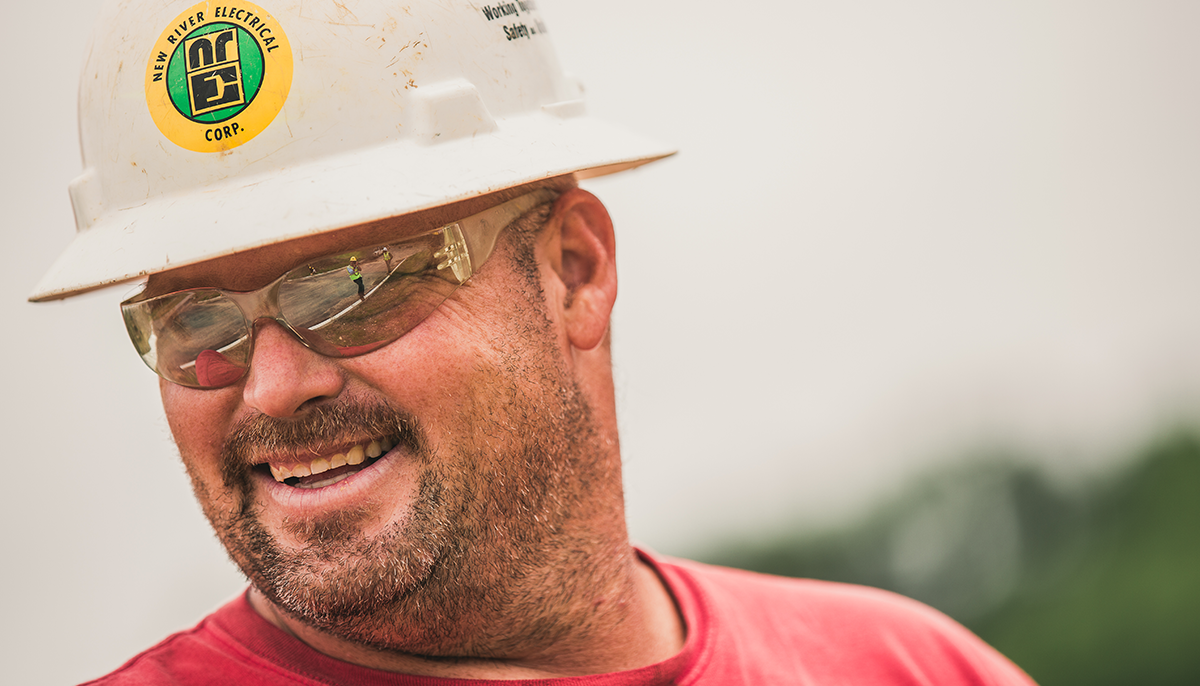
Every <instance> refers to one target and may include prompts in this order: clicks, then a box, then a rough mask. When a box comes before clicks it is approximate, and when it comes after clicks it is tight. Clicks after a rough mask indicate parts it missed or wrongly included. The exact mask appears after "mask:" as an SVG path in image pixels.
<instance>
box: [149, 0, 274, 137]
mask: <svg viewBox="0 0 1200 686" xmlns="http://www.w3.org/2000/svg"><path fill="white" fill-rule="evenodd" d="M291 87H292V46H291V45H290V44H289V43H288V39H287V36H286V35H285V34H284V33H283V28H282V27H280V25H279V22H278V21H276V20H275V18H274V17H272V16H271V15H270V14H269V13H268V12H267V11H266V10H264V9H262V8H261V7H259V6H258V5H254V4H251V3H248V2H238V1H237V0H233V1H231V2H223V3H219V4H218V3H216V2H201V3H197V4H195V5H192V7H191V8H189V9H188V10H187V11H186V12H184V13H183V14H180V15H179V16H178V17H176V18H175V21H174V22H173V23H172V24H171V25H170V26H168V27H166V28H165V29H164V30H163V32H162V35H161V36H159V38H158V42H156V43H155V44H154V50H153V51H151V53H150V61H149V63H148V64H147V65H146V104H147V105H148V106H149V107H150V116H151V117H152V118H153V119H154V123H155V124H157V125H158V130H159V131H161V132H162V134H163V135H164V136H166V137H167V138H169V139H171V142H172V143H175V144H176V145H178V146H180V147H182V148H187V149H188V150H193V151H195V152H222V151H224V150H229V149H230V148H236V147H237V146H239V145H241V144H242V143H246V142H247V141H249V140H250V139H251V138H254V137H255V136H257V135H258V134H260V133H262V131H263V129H266V128H267V125H268V124H270V123H271V122H272V121H273V120H274V119H275V115H277V114H279V110H281V109H283V103H284V102H285V101H286V100H287V96H288V90H289V89H291Z"/></svg>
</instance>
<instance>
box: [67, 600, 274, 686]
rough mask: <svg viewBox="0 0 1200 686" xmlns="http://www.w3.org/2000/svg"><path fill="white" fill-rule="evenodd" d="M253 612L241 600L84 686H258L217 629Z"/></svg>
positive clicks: (247, 662)
mask: <svg viewBox="0 0 1200 686" xmlns="http://www.w3.org/2000/svg"><path fill="white" fill-rule="evenodd" d="M247 612H253V610H251V609H250V608H249V605H248V604H247V603H246V601H245V599H244V597H242V596H239V597H238V598H235V599H234V600H231V601H230V602H228V603H227V604H226V605H224V606H223V607H221V608H220V609H218V610H217V611H215V612H213V613H212V614H210V615H209V616H207V617H205V618H204V619H202V620H201V621H200V622H199V623H198V624H196V625H195V626H194V627H192V628H190V629H186V630H184V631H179V632H177V633H174V634H171V635H170V636H167V637H166V638H165V639H163V640H162V641H160V642H159V643H158V644H157V645H155V646H153V647H151V648H148V649H146V650H144V651H142V652H141V653H138V654H137V655H135V656H134V657H132V658H131V659H129V660H128V661H127V662H126V663H125V664H123V665H121V666H120V667H119V668H117V669H116V670H115V671H113V672H112V673H110V674H107V675H105V676H102V677H100V678H99V679H95V680H93V681H89V682H87V683H85V684H83V685H82V686H149V685H151V684H153V685H154V686H186V685H190V684H208V683H238V684H243V685H245V686H257V684H260V683H262V682H261V681H259V680H258V679H256V678H255V676H254V674H253V672H254V671H255V670H254V668H253V665H252V664H251V663H252V662H253V660H252V659H248V658H249V656H248V655H245V654H244V652H243V651H240V650H239V649H238V648H236V647H235V645H236V642H235V641H231V640H229V637H228V636H227V635H226V633H225V631H224V630H223V628H222V627H221V626H220V625H221V624H228V623H231V622H232V623H238V622H243V621H245V615H246V613H247Z"/></svg>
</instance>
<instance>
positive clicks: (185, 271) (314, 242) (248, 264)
mask: <svg viewBox="0 0 1200 686" xmlns="http://www.w3.org/2000/svg"><path fill="white" fill-rule="evenodd" d="M516 192H518V191H515V190H509V191H503V192H498V193H491V194H488V195H483V196H479V197H477V198H472V199H470V200H465V201H463V202H459V203H454V204H451V205H445V206H442V207H436V208H433V209H430V210H426V211H423V212H417V213H414V214H410V215H405V216H403V217H393V218H390V219H384V220H381V221H377V222H371V223H369V224H362V225H359V226H353V227H349V228H345V229H339V230H337V231H330V232H327V233H322V234H316V235H312V236H304V237H300V238H294V239H291V240H287V241H283V242H280V243H275V244H273V245H266V246H262V247H260V248H254V249H251V250H245V251H242V252H239V253H236V254H233V255H226V256H223V257H218V258H214V259H211V260H206V261H204V262H199V263H196V264H191V265H186V266H182V267H177V268H175V269H170V270H167V271H164V272H161V273H158V274H153V275H151V276H150V278H149V280H148V282H147V287H146V294H147V295H158V294H162V293H170V292H173V291H178V290H183V289H185V288H197V287H201V286H211V287H218V288H224V289H226V290H232V291H248V290H253V289H256V288H261V287H262V286H265V285H266V284H268V283H270V282H271V281H273V280H274V279H275V278H277V277H278V276H279V275H280V274H282V273H284V272H286V271H288V270H289V269H292V268H294V267H296V266H298V265H301V264H303V263H304V262H305V261H307V260H310V259H312V258H315V257H321V256H324V255H331V254H334V253H339V252H344V251H347V250H352V249H354V248H358V247H361V246H365V245H375V244H380V243H386V242H388V241H400V240H403V239H405V238H409V237H412V236H415V235H418V234H421V233H425V232H428V231H431V230H433V229H436V228H438V227H440V226H444V225H446V224H450V223H453V222H455V221H458V220H459V219H464V218H466V217H469V216H471V215H472V214H475V213H477V212H481V211H483V210H485V209H487V208H489V207H491V206H493V205H496V204H498V203H501V202H503V201H504V200H507V199H508V197H509V196H512V195H513V194H514V193H516Z"/></svg>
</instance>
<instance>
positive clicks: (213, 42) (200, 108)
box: [183, 28, 246, 117]
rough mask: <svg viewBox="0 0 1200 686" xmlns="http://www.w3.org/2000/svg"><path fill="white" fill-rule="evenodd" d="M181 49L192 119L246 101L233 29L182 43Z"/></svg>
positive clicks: (235, 34)
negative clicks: (185, 66)
mask: <svg viewBox="0 0 1200 686" xmlns="http://www.w3.org/2000/svg"><path fill="white" fill-rule="evenodd" d="M183 50H184V55H185V57H186V59H187V62H186V65H187V86H188V95H189V96H190V97H189V100H190V101H191V105H192V116H193V117H196V116H199V115H201V114H204V113H206V112H212V111H214V110H219V109H222V108H225V107H230V106H232V105H240V104H242V103H244V102H245V101H246V96H245V91H244V90H243V88H242V64H241V61H240V60H239V59H238V40H237V30H236V29H233V28H229V29H226V30H224V31H221V32H220V33H210V34H208V35H205V36H200V37H199V38H192V39H189V40H185V41H184V42H183Z"/></svg>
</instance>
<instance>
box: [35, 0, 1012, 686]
mask: <svg viewBox="0 0 1200 686" xmlns="http://www.w3.org/2000/svg"><path fill="white" fill-rule="evenodd" d="M189 1H190V0H185V1H184V2H176V3H166V4H165V6H164V3H160V2H149V1H145V2H142V3H140V5H139V3H134V2H122V3H117V4H113V5H111V6H109V7H108V8H107V9H106V11H105V13H103V14H102V17H101V27H102V28H101V31H100V35H101V36H105V35H115V33H118V32H115V31H114V29H113V28H112V27H121V31H120V32H119V33H120V35H122V36H123V38H122V40H121V41H119V42H113V43H109V42H104V41H100V42H98V44H97V47H96V48H95V49H94V50H93V51H92V55H91V58H90V59H89V62H88V64H87V65H86V66H85V71H84V76H83V80H82V86H81V100H82V106H81V109H82V114H81V120H82V121H81V139H82V144H83V148H84V159H85V172H84V174H83V175H82V176H81V177H80V178H79V179H77V180H76V181H75V182H74V183H73V184H72V200H73V203H74V206H75V208H76V218H77V222H78V224H79V228H80V236H79V237H78V238H77V239H76V241H75V243H73V244H72V246H71V247H70V248H69V249H68V250H67V252H66V253H65V254H64V255H63V257H62V258H61V259H60V260H59V262H58V263H56V265H55V267H54V268H53V269H52V270H51V272H50V273H49V274H48V275H47V276H46V278H45V279H44V280H43V282H42V283H41V284H40V285H39V287H38V291H37V292H36V293H35V295H34V298H33V299H35V300H44V299H52V298H59V297H68V296H70V295H74V294H76V293H80V292H84V291H86V290H89V289H92V288H96V287H100V286H103V285H106V284H109V283H115V282H122V281H128V280H131V279H134V278H138V277H141V276H146V277H148V278H147V280H146V285H145V288H144V289H143V290H142V291H141V292H140V293H138V294H137V295H136V296H134V297H132V298H130V299H128V300H127V301H126V302H125V303H123V305H122V313H123V316H124V319H125V322H126V326H127V328H128V330H129V333H130V337H131V339H132V341H133V343H134V346H135V349H137V350H138V352H139V354H140V355H141V356H142V358H143V360H144V361H145V362H146V364H147V365H148V366H149V367H150V368H151V369H152V370H153V371H155V372H156V373H157V374H158V375H159V376H160V377H161V378H160V382H159V383H160V390H161V394H162V399H163V406H164V409H165V411H166V415H167V419H168V422H169V424H170V427H171V431H172V434H173V435H174V437H175V440H176V443H177V445H178V447H179V451H180V456H181V458H182V460H183V462H184V465H185V466H186V468H187V471H188V474H189V476H190V477H191V480H192V484H193V488H194V491H195V494H196V497H197V499H198V500H199V502H200V504H201V506H202V508H203V510H204V513H205V515H206V516H207V517H208V519H209V520H210V522H211V523H212V525H213V527H214V529H215V530H216V532H217V534H218V536H219V537H220V539H221V541H222V543H223V544H224V545H225V547H226V549H227V550H228V552H229V554H230V556H231V557H232V558H233V560H234V561H235V562H236V563H237V564H238V565H239V567H240V568H241V569H242V571H243V572H245V574H246V575H247V577H248V578H249V580H250V582H251V587H250V589H249V590H248V592H247V593H246V595H245V596H244V597H242V598H239V599H237V600H235V601H233V602H231V603H230V604H228V605H227V606H225V607H224V608H222V609H220V610H218V611H217V612H216V613H214V614H213V615H211V616H210V617H208V618H206V619H205V620H204V621H203V622H201V623H200V624H199V625H198V626H197V627H195V628H194V629H192V630H190V631H186V632H182V633H180V634H177V635H175V636H172V637H170V638H168V639H167V640H166V641H164V642H163V643H161V644H159V645H158V646H156V647H154V648H151V649H150V650H148V651H146V652H145V653H143V654H141V655H139V656H137V657H135V658H134V659H133V660H131V661H130V662H129V663H127V664H126V665H125V666H123V667H122V668H120V669H119V670H117V671H116V672H114V673H113V674H111V675H109V676H108V677H105V678H104V679H102V680H100V681H99V682H98V683H104V684H158V683H166V684H196V683H237V684H351V683H353V684H394V683H404V684H410V683H413V684H424V683H429V684H434V683H450V682H446V681H445V679H448V678H449V679H467V680H494V679H506V680H529V681H536V683H557V682H558V680H559V679H560V678H565V679H566V680H565V681H563V683H590V684H610V683H611V684H642V683H645V684H658V683H711V684H733V683H738V684H741V683H745V684H760V683H801V684H808V683H813V684H816V683H935V682H936V683H989V684H991V683H996V684H1000V683H1020V684H1024V683H1029V682H1028V679H1027V678H1026V677H1025V676H1024V675H1023V674H1022V673H1021V672H1020V670H1019V669H1017V668H1016V667H1014V666H1013V665H1011V663H1009V662H1007V661H1006V660H1005V659H1004V658H1003V657H1001V656H999V655H998V654H996V653H995V652H994V651H992V650H991V649H990V648H988V647H987V646H986V645H984V644H982V643H981V642H980V641H979V640H978V639H976V638H975V637H973V636H971V635H970V634H969V633H968V632H966V631H965V630H964V629H962V628H961V627H959V626H958V625H956V624H954V623H953V622H951V621H950V620H948V619H946V618H945V617H943V616H941V615H939V614H937V613H935V612H933V611H932V610H929V609H928V608H924V607H923V606H920V605H918V604H916V603H913V602H911V601H907V600H904V599H901V598H898V597H895V596H891V595H888V594H885V593H882V592H878V591H873V590H869V589H861V588H853V587H845V586H840V585H834V584H823V583H819V582H811V581H795V580H784V579H776V578H770V577H763V576H759V575H753V574H748V573H744V572H737V571H733V570H723V569H715V568H708V567H704V566H701V565H695V564H692V563H687V562H683V561H672V560H667V559H663V558H660V557H657V556H654V555H653V554H650V553H648V552H645V551H638V550H635V549H633V548H631V546H630V545H629V542H628V536H627V533H626V528H625V524H624V512H623V500H622V487H621V466H620V451H619V442H618V436H617V430H616V416H615V402H614V392H613V382H612V372H611V359H610V355H609V336H608V334H609V320H610V314H611V311H612V307H613V304H614V301H615V298H616V291H617V284H616V266H615V262H614V259H615V248H614V246H615V239H614V232H613V227H612V223H611V221H610V218H609V216H608V214H607V212H606V211H605V209H604V207H603V205H602V204H601V203H600V201H599V200H598V199H597V198H595V197H594V196H592V195H591V194H589V193H587V192H586V191H583V190H581V189H579V188H578V187H577V185H576V181H577V179H578V178H584V177H586V176H590V175H596V174H600V173H609V172H615V171H620V170H623V169H628V168H631V167H634V166H637V165H639V164H643V163H647V162H650V161H653V160H655V159H659V158H661V157H663V156H665V155H667V154H670V151H669V150H666V149H664V148H662V147H661V146H658V145H657V144H654V143H652V142H649V141H645V140H643V139H640V138H637V137H635V136H632V135H629V134H626V133H624V132H620V131H616V130H614V129H611V128H610V127H607V126H605V125H603V124H601V123H600V122H596V121H595V120H592V119H590V118H589V117H586V116H585V115H584V113H583V107H582V101H581V100H580V95H579V91H578V88H577V86H575V85H574V84H572V83H570V82H569V81H567V80H566V79H565V78H564V77H563V76H562V74H561V73H560V72H559V71H558V69H557V64H556V61H555V59H554V55H553V52H552V50H551V48H550V45H549V43H548V41H547V36H546V27H545V25H544V22H543V21H542V20H541V19H540V17H539V16H538V15H537V10H536V7H535V6H534V5H533V3H507V2H501V3H496V4H495V5H486V6H482V7H480V6H475V5H471V4H468V3H457V4H454V3H445V2H441V1H439V2H433V1H429V2H418V3H412V4H407V5H405V6H403V7H400V6H392V5H390V4H386V3H380V2H361V3H358V4H355V5H353V6H352V7H349V6H347V5H346V4H344V3H332V4H329V5H321V4H319V3H318V4H316V6H315V7H314V3H311V2H310V3H290V2H280V3H277V4H274V5H271V6H266V5H264V6H259V5H254V4H251V3H247V2H227V3H225V4H220V5H218V4H212V3H207V2H202V3H199V4H191V5H189V4H188V2H189ZM347 13H349V14H353V17H350V16H346V15H347ZM385 46H387V50H384V48H385ZM301 58H302V59H301ZM131 64H137V65H139V68H140V67H144V71H141V72H138V70H137V69H132V68H128V67H127V66H126V65H131ZM131 74H132V76H131ZM331 90H336V91H337V92H336V93H331ZM385 255H386V257H385ZM348 262H349V263H352V264H354V265H356V268H355V272H357V273H358V274H359V275H360V276H361V279H362V282H365V283H362V282H360V284H359V285H357V287H356V288H350V287H349V285H348V284H347V283H346V278H345V275H344V274H343V273H342V269H344V268H345V265H346V264H347V263H348ZM356 291H357V292H356ZM364 294H365V295H364ZM570 677H579V678H575V679H571V678H570Z"/></svg>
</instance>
